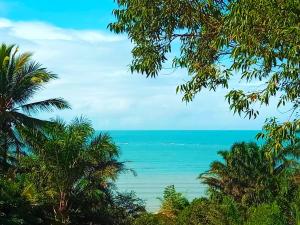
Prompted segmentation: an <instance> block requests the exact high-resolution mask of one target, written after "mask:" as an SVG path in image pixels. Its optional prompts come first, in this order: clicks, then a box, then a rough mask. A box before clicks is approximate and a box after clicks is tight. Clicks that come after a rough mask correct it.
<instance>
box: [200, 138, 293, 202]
mask: <svg viewBox="0 0 300 225" xmlns="http://www.w3.org/2000/svg"><path fill="white" fill-rule="evenodd" d="M266 149H267V147H263V148H259V147H258V146H257V145H256V144H254V143H237V144H234V145H233V146H232V147H231V150H230V151H220V152H219V155H220V156H221V157H222V159H223V161H215V162H213V163H212V164H211V165H210V169H209V170H208V171H207V172H205V173H203V174H201V175H200V176H199V177H200V179H201V180H202V182H203V183H205V184H207V185H208V186H209V187H210V188H211V189H212V190H215V191H218V192H221V193H223V194H225V195H228V196H231V197H232V198H234V200H235V201H237V202H238V203H241V204H242V205H244V206H249V205H258V204H261V203H268V202H273V201H274V200H275V199H276V198H277V197H278V196H279V195H280V194H282V193H281V192H282V191H283V190H288V191H292V190H293V185H291V183H292V182H291V179H290V178H291V177H292V175H291V173H293V171H295V170H296V169H295V168H296V165H297V161H296V160H297V159H299V152H297V153H298V154H297V155H294V151H293V150H292V149H291V150H289V149H288V148H287V150H286V151H285V152H281V153H280V154H278V155H272V156H271V159H270V155H268V154H267V152H268V151H267V150H266ZM284 184H285V185H284ZM283 185H284V187H283ZM290 189H291V190H290ZM289 194H291V193H289ZM286 197H287V196H286Z"/></svg>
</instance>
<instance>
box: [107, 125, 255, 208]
mask: <svg viewBox="0 0 300 225" xmlns="http://www.w3.org/2000/svg"><path fill="white" fill-rule="evenodd" d="M257 132H258V131H252V130H251V131H249V130H237V131H221V130H220V131H215V130H205V131H204V130H199V131H194V130H193V131H185V130H177V131H109V133H110V135H111V136H112V137H113V138H114V141H115V142H116V144H117V145H118V146H119V147H120V150H121V156H120V160H122V161H127V163H126V165H127V167H128V168H130V169H133V170H134V171H135V172H136V176H135V175H134V174H132V173H125V174H121V175H120V177H119V179H118V181H117V183H116V186H117V189H118V191H120V192H130V191H134V192H135V193H136V195H137V196H138V197H140V198H141V199H143V200H144V201H145V203H146V208H147V210H149V211H152V212H155V211H157V210H158V209H159V207H160V200H159V199H158V198H159V197H162V195H163V190H164V188H165V187H166V186H168V185H175V188H176V190H177V191H180V192H182V193H183V194H184V195H185V196H186V197H187V198H188V199H189V200H192V199H194V198H196V197H200V196H203V195H204V194H205V192H206V190H207V189H206V187H205V186H204V185H203V184H201V183H200V181H199V179H197V177H198V176H199V174H200V173H203V172H205V171H206V170H207V169H208V168H209V165H210V163H211V162H212V161H214V160H217V159H220V157H219V156H218V154H217V152H218V151H220V150H227V149H229V148H230V146H231V145H232V144H233V143H235V142H241V141H256V139H255V135H256V134H257Z"/></svg>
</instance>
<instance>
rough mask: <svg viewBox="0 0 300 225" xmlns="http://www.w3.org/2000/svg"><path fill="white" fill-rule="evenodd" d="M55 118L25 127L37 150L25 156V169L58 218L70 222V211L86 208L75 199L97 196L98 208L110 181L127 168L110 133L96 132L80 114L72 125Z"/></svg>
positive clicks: (32, 146) (91, 208)
mask: <svg viewBox="0 0 300 225" xmlns="http://www.w3.org/2000/svg"><path fill="white" fill-rule="evenodd" d="M55 122H56V123H53V124H51V125H48V126H46V127H45V128H44V130H43V131H42V132H35V131H32V130H22V135H23V136H24V137H26V140H27V143H28V144H29V146H31V151H32V152H33V153H34V154H33V155H32V156H30V157H26V158H24V160H23V161H22V169H23V170H24V171H26V173H27V174H28V175H27V177H26V178H27V181H28V186H29V187H30V188H31V189H33V190H34V192H37V196H38V197H37V198H38V201H46V202H47V203H48V204H50V205H51V206H52V209H53V211H54V216H55V220H57V221H61V222H62V223H68V222H69V219H70V216H69V214H70V211H72V212H74V211H80V210H84V209H82V207H81V206H80V202H78V205H77V204H75V202H73V201H72V200H73V199H75V198H76V197H79V196H81V198H83V199H84V198H86V199H87V200H88V199H90V200H92V201H93V200H94V201H96V202H95V204H94V207H95V208H97V207H98V206H97V201H98V203H99V204H100V203H101V202H103V201H105V199H106V198H107V195H108V194H106V193H108V192H109V190H110V181H113V180H115V179H116V178H117V175H118V174H119V173H120V172H122V171H123V170H124V169H125V168H124V164H123V163H122V162H118V161H117V157H118V155H119V150H118V147H117V146H116V145H115V144H114V143H113V141H112V140H111V138H110V136H108V135H107V134H95V133H94V130H93V129H92V127H91V124H90V123H89V122H88V121H87V120H85V119H83V118H78V119H75V120H74V121H73V122H71V123H70V124H69V125H67V124H65V123H63V122H62V121H55ZM83 201H84V200H83ZM76 207H78V208H76ZM90 210H94V208H93V206H90Z"/></svg>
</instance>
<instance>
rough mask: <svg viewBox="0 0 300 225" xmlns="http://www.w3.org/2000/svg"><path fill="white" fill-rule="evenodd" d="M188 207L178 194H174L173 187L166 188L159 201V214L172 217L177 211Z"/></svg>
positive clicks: (187, 203) (186, 201)
mask: <svg viewBox="0 0 300 225" xmlns="http://www.w3.org/2000/svg"><path fill="white" fill-rule="evenodd" d="M188 205H189V201H188V200H187V199H186V198H185V197H184V196H183V195H182V193H180V192H176V190H175V186H174V185H171V186H167V187H166V188H165V190H164V195H163V198H162V199H161V208H160V213H162V214H164V215H166V216H168V217H174V216H176V215H177V214H178V212H179V211H181V210H183V209H184V208H185V207H187V206H188Z"/></svg>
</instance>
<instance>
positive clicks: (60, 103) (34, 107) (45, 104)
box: [20, 98, 71, 114]
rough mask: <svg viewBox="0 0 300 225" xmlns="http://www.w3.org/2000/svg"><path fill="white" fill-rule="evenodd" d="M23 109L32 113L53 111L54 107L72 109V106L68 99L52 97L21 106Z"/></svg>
mask: <svg viewBox="0 0 300 225" xmlns="http://www.w3.org/2000/svg"><path fill="white" fill-rule="evenodd" d="M20 107H21V109H22V110H23V111H24V112H26V113H28V114H30V113H36V112H39V111H46V112H51V111H53V110H54V109H60V110H61V109H70V108H71V106H70V105H69V103H68V102H67V101H65V100H64V99H62V98H52V99H47V100H43V101H39V102H33V103H29V104H25V105H21V106H20Z"/></svg>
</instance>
